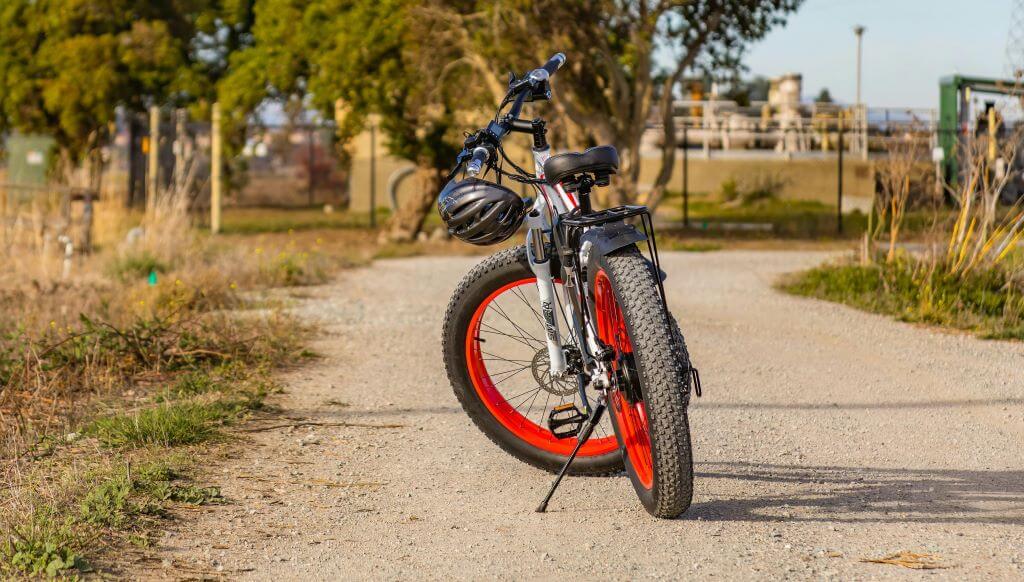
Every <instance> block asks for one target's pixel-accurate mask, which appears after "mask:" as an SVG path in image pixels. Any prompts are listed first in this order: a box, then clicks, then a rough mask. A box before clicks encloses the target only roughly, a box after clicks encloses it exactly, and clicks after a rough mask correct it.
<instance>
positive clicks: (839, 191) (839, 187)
mask: <svg viewBox="0 0 1024 582" xmlns="http://www.w3.org/2000/svg"><path fill="white" fill-rule="evenodd" d="M838 152H839V155H838V160H839V171H838V174H839V179H838V182H837V184H836V234H838V235H839V236H843V119H842V117H840V118H839V149H838Z"/></svg>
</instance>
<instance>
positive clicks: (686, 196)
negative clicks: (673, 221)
mask: <svg viewBox="0 0 1024 582" xmlns="http://www.w3.org/2000/svg"><path fill="white" fill-rule="evenodd" d="M688 138H689V135H688V134H687V125H686V122H685V121H684V122H683V228H690V144H689V139H688Z"/></svg>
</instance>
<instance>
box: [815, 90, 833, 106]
mask: <svg viewBox="0 0 1024 582" xmlns="http://www.w3.org/2000/svg"><path fill="white" fill-rule="evenodd" d="M814 102H815V103H833V102H834V101H833V99H832V93H831V92H830V91H829V90H828V87H822V88H821V91H819V92H818V96H817V97H815V98H814Z"/></svg>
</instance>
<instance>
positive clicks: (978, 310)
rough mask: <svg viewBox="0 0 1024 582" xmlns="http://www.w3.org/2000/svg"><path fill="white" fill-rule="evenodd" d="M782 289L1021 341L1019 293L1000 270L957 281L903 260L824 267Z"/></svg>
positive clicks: (1023, 304) (1023, 325) (1023, 313)
mask: <svg viewBox="0 0 1024 582" xmlns="http://www.w3.org/2000/svg"><path fill="white" fill-rule="evenodd" d="M781 288H782V289H784V290H785V291H787V292H789V293H793V294H796V295H803V296H807V297H817V298H820V299H827V300H829V301H835V302H838V303H844V304H847V305H851V306H853V307H857V308H860V309H863V310H865V311H872V312H875V313H883V314H888V315H892V316H894V317H897V318H898V319H901V320H903V321H910V322H921V323H929V324H935V325H941V326H946V327H952V328H955V329H963V330H969V331H973V332H976V333H977V334H978V335H980V336H981V337H986V338H1002V339H1012V338H1021V337H1024V296H1022V290H1021V289H1020V288H1019V287H1018V285H1017V284H1016V283H1015V282H1014V281H1013V280H1012V278H1011V276H1010V274H1009V273H1007V272H1006V271H1003V270H1001V269H989V270H984V271H976V272H972V273H970V274H968V275H967V276H964V277H960V276H957V275H952V274H949V272H948V271H947V270H946V269H944V268H942V267H939V268H928V267H927V266H925V265H924V264H922V263H919V262H917V261H915V260H913V259H909V258H903V259H900V260H898V261H895V262H893V263H888V264H887V263H881V264H872V265H866V266H864V265H856V264H836V265H826V266H822V267H818V268H815V269H811V270H809V271H805V272H803V273H800V274H798V275H797V276H795V277H793V278H791V279H789V280H787V281H785V282H783V283H782V285H781Z"/></svg>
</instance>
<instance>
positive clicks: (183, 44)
mask: <svg viewBox="0 0 1024 582" xmlns="http://www.w3.org/2000/svg"><path fill="white" fill-rule="evenodd" d="M248 5H249V0H222V1H216V0H189V1H183V2H150V1H143V0H111V1H107V2H94V1H92V0H63V1H56V0H49V1H47V0H35V1H32V0H11V1H9V2H4V3H3V5H2V7H0V46H3V47H4V49H3V50H2V51H0V79H3V91H0V130H4V131H6V130H18V131H25V132H42V133H47V134H49V135H51V136H52V137H54V139H55V141H56V143H57V146H58V149H59V150H60V152H59V153H60V156H59V160H60V162H61V164H62V166H63V167H62V168H61V170H64V171H67V170H69V169H71V168H72V167H73V166H75V165H77V164H78V163H80V162H83V161H88V162H91V168H92V170H93V171H92V172H91V174H92V176H93V180H97V179H98V175H99V172H98V169H99V157H98V152H99V148H100V147H101V146H103V145H104V144H105V143H106V142H107V140H108V139H109V138H110V135H109V134H110V131H109V128H110V127H111V123H112V121H113V120H114V116H115V113H114V112H115V109H116V108H117V107H118V106H124V107H126V108H127V109H129V110H141V109H144V108H145V107H146V106H148V105H150V104H158V103H163V102H166V101H173V102H175V103H179V104H187V103H194V102H196V101H197V100H198V99H202V98H203V97H207V96H208V95H209V91H210V89H211V87H212V85H211V82H212V81H211V79H213V80H215V79H216V78H217V76H218V75H220V74H222V73H223V65H224V64H225V63H226V57H225V54H226V53H225V51H230V50H234V47H235V46H236V45H239V46H240V45H241V44H242V43H244V41H245V40H244V39H245V35H246V34H247V33H246V30H245V29H246V14H247V12H248Z"/></svg>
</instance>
